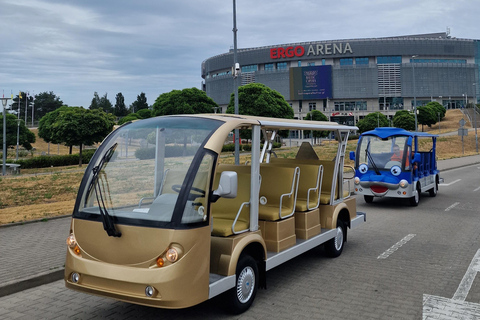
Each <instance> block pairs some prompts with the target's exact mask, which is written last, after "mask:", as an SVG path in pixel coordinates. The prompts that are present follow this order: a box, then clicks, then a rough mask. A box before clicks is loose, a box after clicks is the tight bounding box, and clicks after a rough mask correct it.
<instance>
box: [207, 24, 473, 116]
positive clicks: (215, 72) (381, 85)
mask: <svg viewBox="0 0 480 320" xmlns="http://www.w3.org/2000/svg"><path fill="white" fill-rule="evenodd" d="M237 53H238V62H239V64H240V67H241V72H240V75H239V77H240V80H239V81H240V85H245V84H248V83H254V82H257V83H263V84H265V85H267V86H268V87H270V88H272V89H274V90H277V91H278V92H280V93H281V94H282V95H283V96H284V97H285V99H286V100H287V101H288V102H289V103H290V105H291V106H292V108H293V109H294V113H295V117H296V118H300V119H302V118H303V117H304V116H305V115H306V114H307V113H308V112H309V111H311V110H319V111H322V112H323V113H324V114H325V115H327V116H328V117H330V119H331V120H332V121H336V122H339V123H345V124H350V125H353V124H355V123H356V121H358V120H359V119H362V118H363V117H364V116H365V115H367V114H368V113H370V112H375V111H380V112H382V113H384V114H385V115H387V116H388V117H389V118H392V117H393V115H394V114H395V112H396V111H398V110H412V109H413V106H414V104H415V102H416V105H417V106H421V105H425V104H426V103H428V102H430V101H437V102H439V103H441V104H442V105H443V106H444V107H445V108H447V109H450V108H461V107H464V106H465V105H466V104H467V103H473V102H474V101H477V102H478V100H475V99H478V98H480V94H479V92H480V88H479V82H480V81H479V74H480V67H479V66H480V40H473V39H457V38H453V37H450V36H449V34H448V33H434V34H423V35H411V36H401V37H389V38H374V39H351V40H332V41H316V42H302V43H292V44H281V45H273V46H266V47H257V48H247V49H238V51H237ZM232 67H233V50H230V52H227V53H223V54H220V55H217V56H214V57H211V58H208V59H206V60H205V61H203V63H202V78H203V79H204V82H203V89H204V90H205V91H206V93H207V95H208V96H209V97H211V98H212V99H213V100H214V101H215V102H216V103H217V104H219V106H220V107H221V109H222V112H225V110H226V107H227V105H228V103H229V101H230V96H231V94H232V92H233V91H234V79H233V76H232Z"/></svg>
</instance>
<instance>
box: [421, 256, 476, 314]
mask: <svg viewBox="0 0 480 320" xmlns="http://www.w3.org/2000/svg"><path fill="white" fill-rule="evenodd" d="M477 272H480V250H478V251H477V253H476V254H475V256H474V257H473V259H472V262H471V263H470V266H469V267H468V269H467V272H466V273H465V275H464V276H463V279H462V281H461V282H460V285H459V286H458V288H457V291H456V292H455V294H454V295H453V298H452V299H448V298H444V297H437V296H431V295H428V294H424V295H423V317H422V318H423V320H426V319H446V318H445V316H446V313H445V312H447V311H448V317H449V319H478V318H479V316H480V304H478V303H472V302H465V299H466V298H467V296H468V292H469V291H470V289H471V288H472V284H473V281H474V280H475V276H476V275H477Z"/></svg>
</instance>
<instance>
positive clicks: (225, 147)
mask: <svg viewBox="0 0 480 320" xmlns="http://www.w3.org/2000/svg"><path fill="white" fill-rule="evenodd" d="M281 146H282V144H281V143H280V142H274V143H273V148H274V149H275V148H280V147H281ZM239 148H240V151H252V145H251V144H241V145H239ZM260 148H263V144H261V145H260ZM234 151H235V144H234V143H229V144H224V145H223V147H222V152H234Z"/></svg>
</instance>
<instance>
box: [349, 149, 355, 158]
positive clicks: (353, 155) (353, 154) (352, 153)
mask: <svg viewBox="0 0 480 320" xmlns="http://www.w3.org/2000/svg"><path fill="white" fill-rule="evenodd" d="M350 160H355V151H350Z"/></svg>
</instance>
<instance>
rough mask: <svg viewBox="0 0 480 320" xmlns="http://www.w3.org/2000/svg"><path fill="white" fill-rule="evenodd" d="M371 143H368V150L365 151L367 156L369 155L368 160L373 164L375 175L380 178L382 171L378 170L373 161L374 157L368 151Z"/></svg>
mask: <svg viewBox="0 0 480 320" xmlns="http://www.w3.org/2000/svg"><path fill="white" fill-rule="evenodd" d="M370 142H371V141H368V144H367V148H366V149H365V154H366V155H367V157H368V160H369V161H370V162H371V163H372V167H373V170H374V171H375V173H376V174H377V175H378V176H379V175H380V171H379V170H378V168H377V165H376V164H375V161H373V157H372V155H371V154H370V151H368V150H369V149H370Z"/></svg>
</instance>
